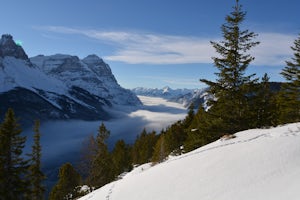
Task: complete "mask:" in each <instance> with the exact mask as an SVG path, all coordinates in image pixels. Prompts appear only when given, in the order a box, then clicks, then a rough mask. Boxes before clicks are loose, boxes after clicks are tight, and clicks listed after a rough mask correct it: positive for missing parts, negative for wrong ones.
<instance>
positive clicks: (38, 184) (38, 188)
mask: <svg viewBox="0 0 300 200" xmlns="http://www.w3.org/2000/svg"><path fill="white" fill-rule="evenodd" d="M40 137H41V134H40V122H39V121H38V120H36V121H35V125H34V136H33V139H34V144H33V146H32V153H31V155H30V157H31V164H30V167H29V178H30V182H31V195H30V196H31V198H30V199H32V200H42V199H44V192H45V187H44V186H43V183H42V182H43V181H44V180H45V179H46V177H45V175H44V174H43V172H42V170H41V153H42V147H41V145H40Z"/></svg>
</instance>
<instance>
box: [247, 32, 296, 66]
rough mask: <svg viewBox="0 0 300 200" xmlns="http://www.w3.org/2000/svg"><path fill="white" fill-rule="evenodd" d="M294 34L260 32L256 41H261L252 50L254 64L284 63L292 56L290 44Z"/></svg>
mask: <svg viewBox="0 0 300 200" xmlns="http://www.w3.org/2000/svg"><path fill="white" fill-rule="evenodd" d="M296 38H297V36H296V35H288V34H280V33H260V34H259V36H258V38H257V39H258V41H260V42H261V43H260V44H259V45H258V46H257V47H255V48H254V49H253V50H252V55H253V56H254V57H255V61H254V64H255V65H267V66H275V65H284V64H285V61H286V60H288V59H290V58H291V57H292V54H293V52H292V50H291V48H290V46H292V45H293V42H294V40H295V39H296Z"/></svg>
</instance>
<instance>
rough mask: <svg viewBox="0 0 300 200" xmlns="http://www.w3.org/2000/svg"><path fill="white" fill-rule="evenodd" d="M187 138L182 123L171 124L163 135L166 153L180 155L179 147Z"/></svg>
mask: <svg viewBox="0 0 300 200" xmlns="http://www.w3.org/2000/svg"><path fill="white" fill-rule="evenodd" d="M186 138H187V134H186V131H185V129H184V125H183V123H182V121H177V122H176V123H174V124H172V125H171V126H170V127H169V128H168V129H167V130H166V135H165V142H166V147H167V152H169V153H173V154H181V150H182V149H181V147H182V146H183V143H184V141H185V140H186Z"/></svg>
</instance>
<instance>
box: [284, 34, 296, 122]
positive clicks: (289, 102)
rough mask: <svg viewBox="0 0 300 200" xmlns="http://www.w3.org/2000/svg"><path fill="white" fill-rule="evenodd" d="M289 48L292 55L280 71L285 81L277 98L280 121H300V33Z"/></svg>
mask: <svg viewBox="0 0 300 200" xmlns="http://www.w3.org/2000/svg"><path fill="white" fill-rule="evenodd" d="M291 49H292V50H293V51H294V57H293V58H292V60H291V61H286V64H287V66H286V67H285V68H284V69H283V70H282V72H281V75H282V76H283V77H284V78H285V79H286V81H287V83H285V84H283V88H282V92H281V94H280V99H279V101H280V102H279V105H280V122H281V123H290V122H297V121H300V34H299V37H298V38H297V39H296V40H295V42H294V46H292V47H291Z"/></svg>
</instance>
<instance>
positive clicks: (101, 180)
mask: <svg viewBox="0 0 300 200" xmlns="http://www.w3.org/2000/svg"><path fill="white" fill-rule="evenodd" d="M109 135H110V131H109V130H107V129H106V127H105V125H104V124H103V123H102V124H101V126H100V127H99V130H98V134H97V137H96V140H95V144H96V146H95V156H93V157H92V160H91V168H90V173H89V175H88V177H87V183H88V185H90V186H93V187H95V188H99V187H101V186H103V185H105V184H107V183H109V182H111V181H112V180H114V168H113V164H112V158H111V155H110V153H109V151H108V149H107V145H106V140H107V139H108V137H109ZM93 151H94V149H93Z"/></svg>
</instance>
